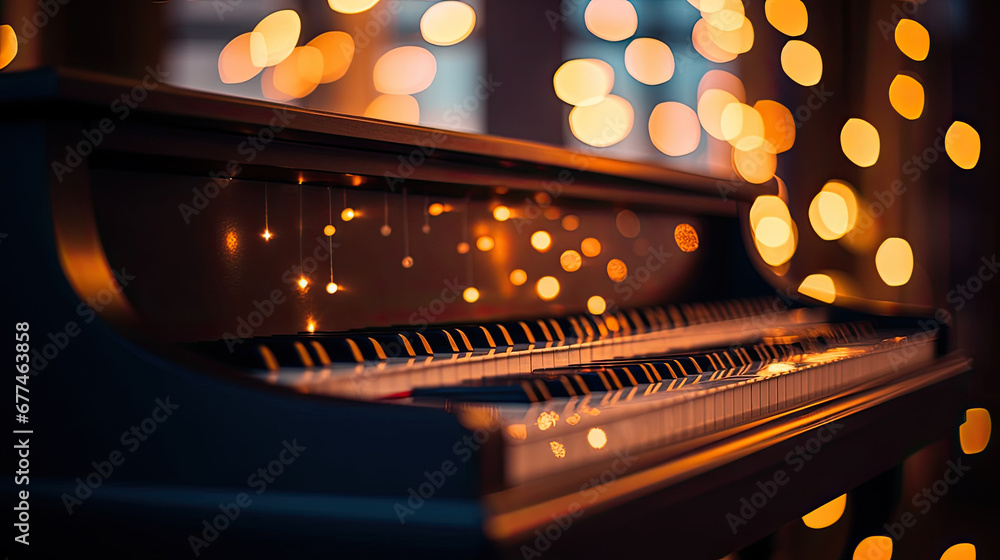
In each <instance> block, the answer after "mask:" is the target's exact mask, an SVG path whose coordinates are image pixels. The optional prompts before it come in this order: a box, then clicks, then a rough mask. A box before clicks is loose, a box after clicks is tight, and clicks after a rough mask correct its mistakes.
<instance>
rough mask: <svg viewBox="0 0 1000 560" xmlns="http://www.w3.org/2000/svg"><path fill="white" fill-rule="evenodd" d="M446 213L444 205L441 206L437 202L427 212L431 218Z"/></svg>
mask: <svg viewBox="0 0 1000 560" xmlns="http://www.w3.org/2000/svg"><path fill="white" fill-rule="evenodd" d="M446 211H447V209H446V208H445V207H444V204H441V203H440V202H435V203H434V204H431V205H430V207H428V208H427V212H428V213H430V215H431V216H440V215H441V213H442V212H446Z"/></svg>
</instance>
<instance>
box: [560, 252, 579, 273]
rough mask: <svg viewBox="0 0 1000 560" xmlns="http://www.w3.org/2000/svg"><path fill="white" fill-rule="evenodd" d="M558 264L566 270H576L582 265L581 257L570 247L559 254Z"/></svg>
mask: <svg viewBox="0 0 1000 560" xmlns="http://www.w3.org/2000/svg"><path fill="white" fill-rule="evenodd" d="M559 265H560V266H562V268H563V270H565V271H566V272H576V271H577V270H580V267H581V266H582V265H583V257H581V256H580V253H577V252H576V251H574V250H572V249H570V250H568V251H563V254H562V255H559Z"/></svg>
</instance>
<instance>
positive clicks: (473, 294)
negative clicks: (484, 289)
mask: <svg viewBox="0 0 1000 560" xmlns="http://www.w3.org/2000/svg"><path fill="white" fill-rule="evenodd" d="M462 299H464V300H465V301H467V302H469V303H476V302H477V301H479V290H477V289H476V288H473V287H472V286H469V287H468V288H466V289H465V290H464V291H463V292H462Z"/></svg>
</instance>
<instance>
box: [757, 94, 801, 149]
mask: <svg viewBox="0 0 1000 560" xmlns="http://www.w3.org/2000/svg"><path fill="white" fill-rule="evenodd" d="M753 108H754V109H755V110H756V111H757V114H759V115H760V118H761V122H762V123H763V124H764V142H763V145H762V147H763V148H764V149H765V150H767V151H768V152H771V153H774V154H781V153H784V152H787V151H788V150H790V149H792V146H793V145H795V118H794V117H792V112H791V111H789V110H788V108H787V107H785V106H784V105H782V104H781V103H778V102H777V101H771V100H769V99H762V100H760V101H758V102H757V103H754V105H753Z"/></svg>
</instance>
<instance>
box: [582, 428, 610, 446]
mask: <svg viewBox="0 0 1000 560" xmlns="http://www.w3.org/2000/svg"><path fill="white" fill-rule="evenodd" d="M587 443H589V444H590V446H591V447H593V448H594V449H602V448H603V447H604V446H605V445H607V444H608V434H607V433H605V431H604V430H602V429H601V428H591V429H590V431H589V432H587Z"/></svg>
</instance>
